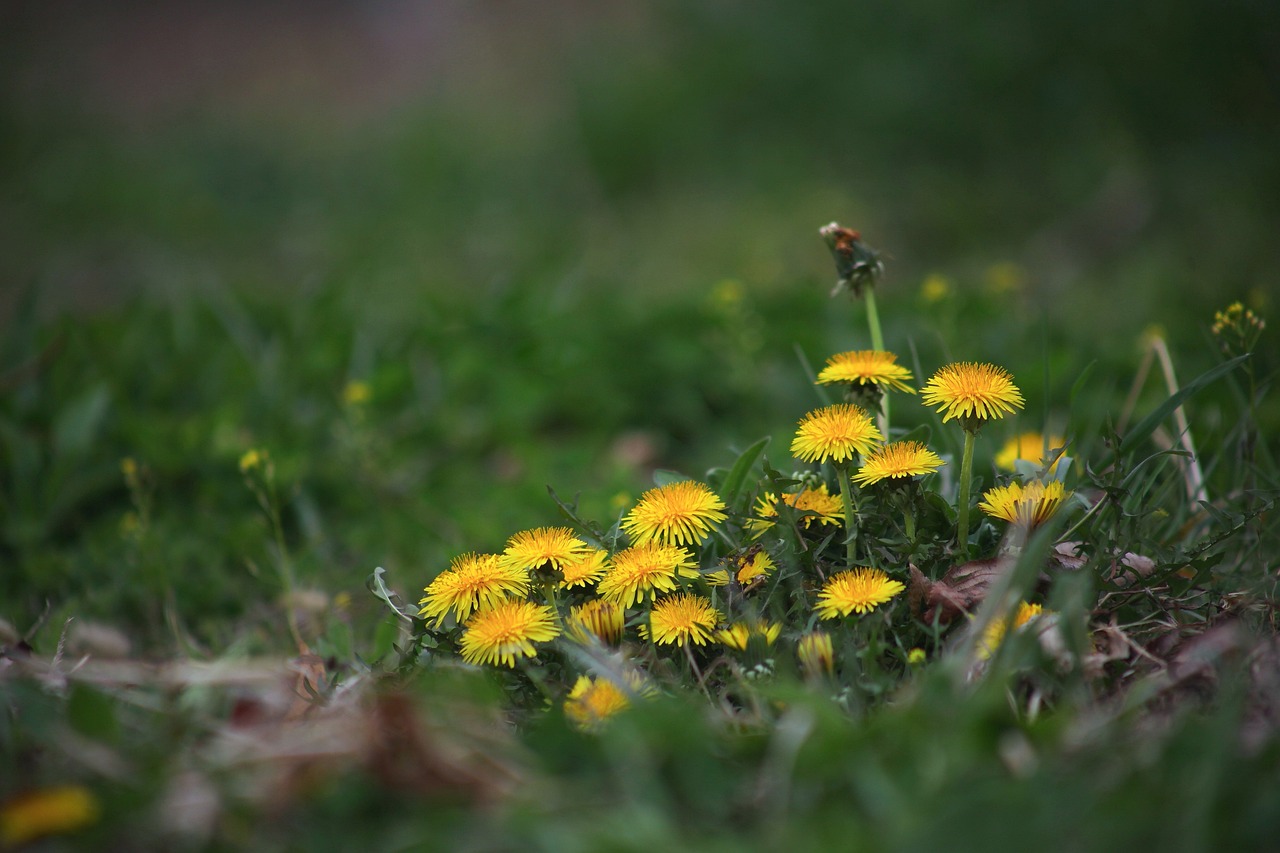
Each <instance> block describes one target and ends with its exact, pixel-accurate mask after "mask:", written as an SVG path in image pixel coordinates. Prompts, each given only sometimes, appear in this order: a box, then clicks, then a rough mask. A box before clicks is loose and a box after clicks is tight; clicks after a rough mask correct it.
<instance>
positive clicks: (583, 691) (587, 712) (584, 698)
mask: <svg viewBox="0 0 1280 853" xmlns="http://www.w3.org/2000/svg"><path fill="white" fill-rule="evenodd" d="M623 680H625V688H623V686H621V685H620V684H618V683H617V681H614V680H612V679H608V678H594V679H593V678H591V676H589V675H580V676H577V681H575V683H573V689H572V690H570V693H568V697H567V698H566V699H564V716H567V717H568V719H570V720H571V721H572V722H573V724H575V725H576V726H577V727H579V729H582V730H584V731H595V730H598V729H599V727H600V726H602V725H603V724H604V721H605V720H608V719H609V717H612V716H613V715H616V713H618V712H620V711H626V710H627V708H628V707H630V706H631V697H634V695H641V697H643V695H649V694H650V693H653V689H652V688H649V686H646V685H645V683H644V679H643V678H641V676H640V674H639V672H627V674H626V676H623Z"/></svg>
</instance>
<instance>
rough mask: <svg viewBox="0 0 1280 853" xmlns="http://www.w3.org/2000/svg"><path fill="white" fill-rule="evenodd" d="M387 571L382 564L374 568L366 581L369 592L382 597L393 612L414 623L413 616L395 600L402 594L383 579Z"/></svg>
mask: <svg viewBox="0 0 1280 853" xmlns="http://www.w3.org/2000/svg"><path fill="white" fill-rule="evenodd" d="M386 571H387V570H386V569H384V568H382V566H378V568H376V569H374V570H373V574H371V575H369V580H368V581H366V582H365V586H367V587H368V588H369V592H371V593H373V594H374V595H375V596H377V597H378V598H380V599H382V600H383V601H384V602H385V603H386V605H387V607H389V608H391V612H392V613H394V614H396V615H397V616H399V617H400V618H401V619H403V620H404V621H406V622H408V623H409V624H411V625H412V624H413V617H412V616H410V615H408V614H406V613H405V612H404V611H403V610H401V609H400V605H398V604H396V602H395V600H396V599H397V598H399V597H400V596H399V595H398V594H397V593H396V592H395V591H394V590H392V589H390V588H389V587H388V586H387V584H386V582H385V581H383V580H382V576H383V574H385V573H386Z"/></svg>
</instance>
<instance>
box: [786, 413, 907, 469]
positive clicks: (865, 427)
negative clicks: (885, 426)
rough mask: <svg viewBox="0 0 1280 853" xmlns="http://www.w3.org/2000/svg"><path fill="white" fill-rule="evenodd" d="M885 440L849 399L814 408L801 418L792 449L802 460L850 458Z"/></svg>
mask: <svg viewBox="0 0 1280 853" xmlns="http://www.w3.org/2000/svg"><path fill="white" fill-rule="evenodd" d="M883 440H884V436H882V435H880V430H878V429H876V426H875V424H873V423H872V422H871V417H870V416H869V415H868V414H867V413H866V412H865V411H863V410H862V409H860V408H858V407H857V406H854V405H852V404H850V403H837V404H836V405H834V406H825V407H823V408H821V409H815V410H814V411H812V412H809V413H808V414H806V415H805V416H804V417H803V418H801V420H800V423H799V425H798V426H797V427H796V435H795V438H793V439H792V441H791V452H792V454H794V455H795V456H796V458H798V459H803V460H804V461H805V462H817V463H822V462H826V461H828V460H830V461H832V462H835V463H837V464H839V463H845V462H850V461H852V460H853V459H854V458H856V457H857V456H859V455H861V454H865V453H869V452H870V451H871V449H872V448H873V447H875V446H876V445H877V444H879V443H880V442H881V441H883Z"/></svg>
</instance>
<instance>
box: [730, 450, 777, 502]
mask: <svg viewBox="0 0 1280 853" xmlns="http://www.w3.org/2000/svg"><path fill="white" fill-rule="evenodd" d="M771 440H772V436H768V435H766V436H765V437H764V438H762V439H760V440H759V441H757V442H756V443H755V444H753V445H751V446H750V447H748V448H747V449H746V450H744V451H742V453H741V455H739V456H738V461H736V462H734V463H733V468H732V469H730V471H729V476H728V477H726V478H725V481H724V485H723V486H722V487H721V494H720V497H721V498H722V499H723V500H724V502H725V504H727V505H729V506H733V504H734V502H735V501H736V500H737V499H738V492H740V491H742V484H743V482H744V481H745V480H746V479H747V475H748V474H750V473H751V469H752V468H754V467H755V464H756V460H757V459H759V458H760V454H761V453H764V449H765V447H767V446H768V444H769V442H770V441H771Z"/></svg>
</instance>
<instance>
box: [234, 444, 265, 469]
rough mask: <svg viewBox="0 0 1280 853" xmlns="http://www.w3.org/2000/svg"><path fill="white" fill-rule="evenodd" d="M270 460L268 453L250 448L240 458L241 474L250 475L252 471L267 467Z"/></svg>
mask: <svg viewBox="0 0 1280 853" xmlns="http://www.w3.org/2000/svg"><path fill="white" fill-rule="evenodd" d="M268 459H270V457H269V456H268V455H267V451H265V450H260V449H258V448H256V447H254V448H250V449H249V450H246V451H245V452H244V455H242V456H241V457H240V473H241V474H248V473H249V472H250V471H253V470H256V469H257V468H258V467H260V466H262V465H265V464H266V463H267V461H268Z"/></svg>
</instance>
